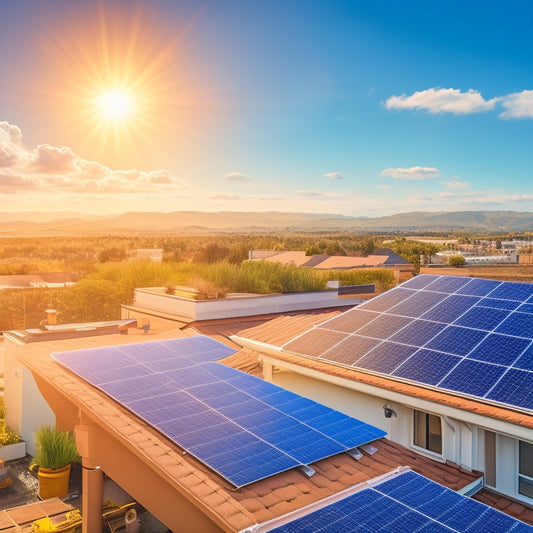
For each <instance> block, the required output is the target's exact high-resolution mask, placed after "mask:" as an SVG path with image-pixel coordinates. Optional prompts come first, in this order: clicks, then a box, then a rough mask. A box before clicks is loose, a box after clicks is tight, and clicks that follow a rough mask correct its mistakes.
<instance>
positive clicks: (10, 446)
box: [0, 397, 26, 461]
mask: <svg viewBox="0 0 533 533" xmlns="http://www.w3.org/2000/svg"><path fill="white" fill-rule="evenodd" d="M5 416H6V408H5V403H4V399H3V398H1V397H0V460H2V461H12V460H13V459H20V458H21V457H24V456H25V455H26V443H25V442H24V441H23V440H22V439H21V438H20V437H19V435H18V434H17V433H15V432H14V431H12V430H11V429H9V427H7V425H6V421H5Z"/></svg>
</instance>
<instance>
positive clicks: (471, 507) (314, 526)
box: [270, 471, 533, 533]
mask: <svg viewBox="0 0 533 533" xmlns="http://www.w3.org/2000/svg"><path fill="white" fill-rule="evenodd" d="M270 531H271V532H272V531H275V532H277V533H284V532H287V533H303V532H305V533H308V532H310V531H313V532H318V531H327V532H328V533H335V532H339V533H341V532H342V533H344V532H346V531H350V532H354V533H357V532H365V533H366V532H369V531H372V532H378V531H380V532H391V533H397V532H398V531H427V532H429V531H431V532H441V531H442V532H443V533H444V532H448V533H451V532H462V533H470V532H472V533H474V532H479V531H490V532H491V533H504V532H513V533H522V532H524V533H526V532H527V533H531V532H533V527H531V526H529V525H527V524H525V523H524V522H521V521H520V520H517V519H516V518H513V517H511V516H509V515H506V514H504V513H502V512H501V511H498V510H496V509H494V508H492V507H489V506H487V505H485V504H484V503H480V502H478V501H476V500H472V499H470V498H467V497H466V496H462V495H460V494H458V493H457V492H454V491H453V490H451V489H448V488H446V487H443V486H442V485H439V484H438V483H435V482H434V481H431V480H429V479H427V478H425V477H423V476H421V475H420V474H416V473H415V472H412V471H407V472H404V473H400V474H399V475H397V476H395V477H393V478H392V479H389V480H387V481H383V482H382V483H379V484H376V485H374V486H372V487H369V488H365V489H362V490H360V491H359V492H356V493H355V494H352V495H350V496H348V497H346V498H344V499H342V500H339V501H337V502H335V503H332V504H330V505H328V506H325V507H322V508H320V509H318V510H316V511H314V512H311V513H309V514H307V515H305V516H303V517H301V518H298V519H296V520H293V521H292V522H289V523H287V524H284V525H282V526H279V527H276V528H274V529H270Z"/></svg>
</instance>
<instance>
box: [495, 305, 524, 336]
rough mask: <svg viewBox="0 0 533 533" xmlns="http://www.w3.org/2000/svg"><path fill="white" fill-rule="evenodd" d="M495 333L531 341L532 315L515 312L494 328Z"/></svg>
mask: <svg viewBox="0 0 533 533" xmlns="http://www.w3.org/2000/svg"><path fill="white" fill-rule="evenodd" d="M496 332H497V333H506V334H507V335H515V336H516V337H525V338H527V339H533V315H530V314H529V313H518V312H516V311H515V312H514V313H511V314H510V315H509V316H508V317H507V318H506V319H505V320H504V321H503V322H502V323H501V324H500V325H499V326H498V327H497V328H496Z"/></svg>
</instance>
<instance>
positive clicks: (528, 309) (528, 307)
mask: <svg viewBox="0 0 533 533" xmlns="http://www.w3.org/2000/svg"><path fill="white" fill-rule="evenodd" d="M516 310H517V311H520V312H521V313H530V314H533V304H531V303H527V304H522V305H521V306H520V307H518V308H517V309H516Z"/></svg>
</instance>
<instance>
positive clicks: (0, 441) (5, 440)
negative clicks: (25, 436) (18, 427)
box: [0, 420, 20, 447]
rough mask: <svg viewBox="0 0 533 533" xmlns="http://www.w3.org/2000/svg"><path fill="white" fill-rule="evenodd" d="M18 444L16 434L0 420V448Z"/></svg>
mask: <svg viewBox="0 0 533 533" xmlns="http://www.w3.org/2000/svg"><path fill="white" fill-rule="evenodd" d="M18 442H20V437H19V436H18V434H17V433H15V432H14V431H12V430H11V429H9V428H8V427H7V426H6V423H5V422H4V421H3V420H0V447H1V446H8V445H9V444H17V443H18Z"/></svg>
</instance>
